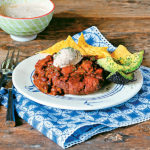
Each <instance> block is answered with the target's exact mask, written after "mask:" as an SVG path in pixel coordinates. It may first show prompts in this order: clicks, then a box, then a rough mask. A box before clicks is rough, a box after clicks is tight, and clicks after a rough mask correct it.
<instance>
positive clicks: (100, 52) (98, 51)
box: [78, 33, 111, 58]
mask: <svg viewBox="0 0 150 150" xmlns="http://www.w3.org/2000/svg"><path fill="white" fill-rule="evenodd" d="M78 45H79V46H80V47H82V48H83V49H84V50H85V52H86V53H87V55H92V56H95V55H97V56H98V57H99V58H104V57H107V56H111V55H110V53H109V52H108V51H107V48H108V47H95V46H92V45H89V44H88V43H86V41H85V39H84V35H83V33H81V36H80V37H79V40H78Z"/></svg>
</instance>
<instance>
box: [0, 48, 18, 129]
mask: <svg viewBox="0 0 150 150" xmlns="http://www.w3.org/2000/svg"><path fill="white" fill-rule="evenodd" d="M9 53H10V50H8V52H7V56H6V58H5V60H4V61H3V63H2V64H1V73H2V76H1V80H0V87H2V84H3V80H4V78H5V77H6V79H7V80H8V79H12V72H13V70H14V68H15V67H16V65H17V64H18V59H19V50H18V52H17V56H16V59H15V57H14V53H15V50H13V52H12V54H11V55H10V54H9ZM9 55H10V56H9ZM6 126H8V127H14V126H15V115H14V101H13V86H12V88H8V107H7V114H6Z"/></svg>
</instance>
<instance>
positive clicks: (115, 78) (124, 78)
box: [106, 72, 134, 84]
mask: <svg viewBox="0 0 150 150" xmlns="http://www.w3.org/2000/svg"><path fill="white" fill-rule="evenodd" d="M106 79H107V80H108V81H111V82H114V83H116V84H126V83H128V82H131V81H134V73H133V72H132V73H129V74H125V73H123V72H115V73H113V72H112V73H110V74H109V76H108V77H107V78H106Z"/></svg>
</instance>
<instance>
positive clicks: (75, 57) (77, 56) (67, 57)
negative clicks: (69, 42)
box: [53, 47, 83, 68]
mask: <svg viewBox="0 0 150 150" xmlns="http://www.w3.org/2000/svg"><path fill="white" fill-rule="evenodd" d="M53 58H54V61H53V65H54V66H55V67H60V68H62V67H66V66H69V65H76V64H77V63H79V62H80V61H81V60H82V58H83V57H82V55H81V53H80V52H79V51H78V50H75V49H73V48H71V47H68V48H63V49H61V50H60V51H59V52H58V53H57V54H54V56H53Z"/></svg>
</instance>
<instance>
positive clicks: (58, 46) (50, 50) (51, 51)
mask: <svg viewBox="0 0 150 150" xmlns="http://www.w3.org/2000/svg"><path fill="white" fill-rule="evenodd" d="M64 44H65V41H64V40H62V41H60V42H57V43H56V44H54V45H53V46H51V47H49V48H48V49H46V50H43V51H40V52H39V53H48V54H51V55H53V54H54V53H57V52H59V51H60V50H61V49H62V48H64Z"/></svg>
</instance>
